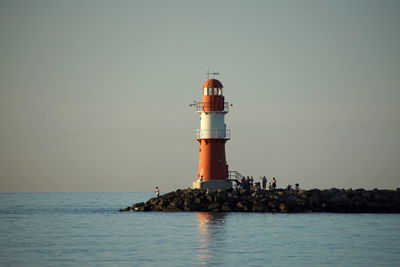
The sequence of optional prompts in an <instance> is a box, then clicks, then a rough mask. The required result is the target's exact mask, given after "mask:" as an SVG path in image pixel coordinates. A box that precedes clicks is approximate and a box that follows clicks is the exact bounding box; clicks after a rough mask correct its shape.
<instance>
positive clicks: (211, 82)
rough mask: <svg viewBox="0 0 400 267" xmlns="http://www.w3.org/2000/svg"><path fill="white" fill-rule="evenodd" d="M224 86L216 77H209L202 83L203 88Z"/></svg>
mask: <svg viewBox="0 0 400 267" xmlns="http://www.w3.org/2000/svg"><path fill="white" fill-rule="evenodd" d="M210 87H211V88H224V86H223V85H222V83H221V82H220V81H218V80H217V79H209V80H207V81H205V82H204V83H203V88H210Z"/></svg>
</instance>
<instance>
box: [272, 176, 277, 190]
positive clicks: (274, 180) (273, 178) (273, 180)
mask: <svg viewBox="0 0 400 267" xmlns="http://www.w3.org/2000/svg"><path fill="white" fill-rule="evenodd" d="M272 188H273V189H274V190H275V189H276V179H275V177H272Z"/></svg>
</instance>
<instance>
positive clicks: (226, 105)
mask: <svg viewBox="0 0 400 267" xmlns="http://www.w3.org/2000/svg"><path fill="white" fill-rule="evenodd" d="M211 107H213V106H212V105H211V103H205V102H196V110H197V112H203V111H205V112H210V111H211V110H205V109H209V108H211ZM212 111H214V112H225V113H227V112H229V102H224V109H223V110H212Z"/></svg>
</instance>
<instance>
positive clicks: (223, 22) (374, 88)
mask: <svg viewBox="0 0 400 267" xmlns="http://www.w3.org/2000/svg"><path fill="white" fill-rule="evenodd" d="M399 13H400V1H389V0H383V1H378V0H376V1H370V0H337V1H324V0H318V1H317V0H312V1H308V0H301V1H298V0H292V1H289V0H283V1H267V0H266V1H261V0H260V1H256V0H253V1H232V0H229V1H224V0H221V1H184V0H182V1H165V0H163V1H161V0H159V1H144V0H143V1H133V0H132V1H122V0H119V1H102V0H96V1H95V0H92V1H89V0H85V1H75V0H71V1H62V0H59V1H54V0H49V1H44V0H35V1H29V0H26V1H20V0H0V36H1V40H0V192H122V191H123V192H131V191H132V192H138V191H152V190H154V187H155V186H159V187H160V190H161V191H162V192H167V191H171V190H176V189H178V188H187V187H189V186H191V184H192V182H193V181H194V180H195V179H196V176H197V163H198V149H199V148H198V143H197V141H196V140H195V139H194V137H195V135H194V133H195V129H197V128H199V127H200V120H199V115H198V114H197V113H196V112H195V110H194V109H193V108H191V107H189V104H190V103H192V102H193V101H194V100H195V101H201V85H202V83H203V82H204V81H205V80H206V79H207V76H206V75H205V72H206V69H207V68H209V69H210V70H211V71H218V72H220V73H221V74H220V75H219V76H218V77H216V78H218V79H219V80H220V81H221V82H222V83H223V85H224V94H225V100H226V101H228V102H230V103H232V104H233V107H231V108H230V112H229V113H228V114H227V115H226V118H225V120H226V124H227V127H228V128H229V129H231V140H229V141H228V142H227V144H226V154H227V155H226V157H227V161H228V164H229V168H230V170H236V171H239V172H240V173H242V174H243V175H246V176H247V175H249V176H250V175H251V176H254V177H255V178H256V180H258V177H259V176H261V175H265V176H267V178H268V179H269V178H271V177H273V176H274V177H276V178H277V180H278V187H285V186H286V185H287V184H289V183H290V184H294V183H299V184H300V187H302V188H306V189H309V188H320V189H324V188H331V187H337V188H346V189H347V188H353V189H355V188H366V189H373V188H387V189H395V188H398V187H400V51H399V48H400V31H399V29H400V17H399V15H398V14H399Z"/></svg>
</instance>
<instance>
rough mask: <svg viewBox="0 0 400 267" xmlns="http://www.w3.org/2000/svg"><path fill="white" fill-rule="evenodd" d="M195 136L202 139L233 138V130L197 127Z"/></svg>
mask: <svg viewBox="0 0 400 267" xmlns="http://www.w3.org/2000/svg"><path fill="white" fill-rule="evenodd" d="M195 136H196V139H201V138H216V139H230V138H231V130H230V129H226V130H222V129H213V130H207V129H203V130H202V129H196V132H195Z"/></svg>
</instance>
